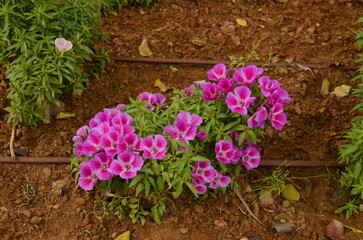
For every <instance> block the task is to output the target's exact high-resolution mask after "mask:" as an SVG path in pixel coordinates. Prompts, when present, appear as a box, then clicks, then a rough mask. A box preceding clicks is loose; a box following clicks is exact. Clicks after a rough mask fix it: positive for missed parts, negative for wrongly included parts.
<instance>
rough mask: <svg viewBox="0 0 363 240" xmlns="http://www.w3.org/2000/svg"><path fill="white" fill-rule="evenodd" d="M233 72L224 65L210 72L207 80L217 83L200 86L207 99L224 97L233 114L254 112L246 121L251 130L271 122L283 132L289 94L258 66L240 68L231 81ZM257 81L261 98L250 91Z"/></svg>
mask: <svg viewBox="0 0 363 240" xmlns="http://www.w3.org/2000/svg"><path fill="white" fill-rule="evenodd" d="M231 70H232V68H229V69H226V66H225V65H224V64H217V65H215V66H214V67H213V68H212V69H211V70H209V71H208V73H207V75H208V78H209V79H210V80H211V81H213V82H217V83H211V82H206V83H203V84H201V87H202V89H203V98H204V100H205V101H209V102H210V101H212V100H215V99H217V98H221V97H223V96H225V102H226V104H227V106H228V108H229V109H230V110H231V111H232V112H234V113H239V114H241V115H247V114H248V112H249V111H253V112H254V113H253V115H252V116H250V118H249V119H248V121H247V125H248V127H249V128H256V127H260V128H264V127H265V123H266V120H267V119H269V120H270V121H271V124H272V126H273V127H274V128H275V129H276V130H281V129H282V127H283V126H284V125H285V124H286V122H287V117H286V114H285V113H284V111H283V104H284V103H288V102H290V101H291V99H290V97H289V94H288V92H287V91H286V90H285V89H283V88H281V84H280V83H279V82H278V81H277V80H271V79H270V78H269V77H268V76H261V75H262V73H263V69H262V68H259V67H257V66H255V65H249V66H246V67H243V68H239V69H237V70H236V71H235V72H234V73H233V77H232V78H228V73H229V72H230V71H231ZM257 82H258V83H259V85H258V88H259V89H260V93H259V96H251V94H252V90H251V88H252V87H254V85H255V84H256V83H257Z"/></svg>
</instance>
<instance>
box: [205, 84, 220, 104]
mask: <svg viewBox="0 0 363 240" xmlns="http://www.w3.org/2000/svg"><path fill="white" fill-rule="evenodd" d="M201 87H202V89H203V99H204V101H206V102H211V101H213V100H215V99H217V98H220V97H222V95H220V93H219V87H218V85H216V84H214V83H210V82H207V83H204V84H202V85H201Z"/></svg>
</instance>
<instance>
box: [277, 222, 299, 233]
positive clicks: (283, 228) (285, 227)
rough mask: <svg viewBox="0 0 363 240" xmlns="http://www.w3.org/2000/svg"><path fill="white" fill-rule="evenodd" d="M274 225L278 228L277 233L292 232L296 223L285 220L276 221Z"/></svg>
mask: <svg viewBox="0 0 363 240" xmlns="http://www.w3.org/2000/svg"><path fill="white" fill-rule="evenodd" d="M272 227H273V228H274V229H275V230H276V232H277V233H289V232H292V231H293V230H294V228H295V224H293V223H289V222H284V223H274V224H272Z"/></svg>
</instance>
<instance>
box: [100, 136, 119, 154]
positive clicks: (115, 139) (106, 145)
mask: <svg viewBox="0 0 363 240" xmlns="http://www.w3.org/2000/svg"><path fill="white" fill-rule="evenodd" d="M100 143H101V146H102V148H103V149H104V150H105V152H106V153H107V155H109V156H111V157H113V156H115V155H116V154H119V153H120V152H121V144H120V143H121V139H120V134H119V133H118V132H116V131H112V132H109V133H108V134H105V135H102V136H101V140H100Z"/></svg>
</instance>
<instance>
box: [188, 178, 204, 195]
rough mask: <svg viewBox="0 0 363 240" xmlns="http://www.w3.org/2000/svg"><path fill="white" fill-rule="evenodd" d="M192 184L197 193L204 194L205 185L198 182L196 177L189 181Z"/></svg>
mask: <svg viewBox="0 0 363 240" xmlns="http://www.w3.org/2000/svg"><path fill="white" fill-rule="evenodd" d="M190 183H191V184H192V186H193V187H194V188H195V190H196V191H197V193H198V194H204V193H205V192H206V191H207V186H206V185H204V184H202V183H200V182H199V180H198V179H193V180H192V181H190Z"/></svg>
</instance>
